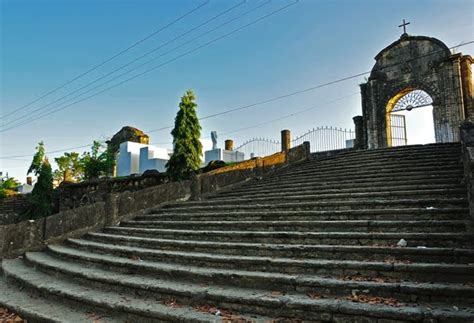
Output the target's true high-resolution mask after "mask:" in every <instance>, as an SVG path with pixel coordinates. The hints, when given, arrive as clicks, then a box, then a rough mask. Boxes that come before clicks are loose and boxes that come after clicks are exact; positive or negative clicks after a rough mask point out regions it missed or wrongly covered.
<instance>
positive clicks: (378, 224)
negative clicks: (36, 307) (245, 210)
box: [120, 220, 469, 233]
mask: <svg viewBox="0 0 474 323" xmlns="http://www.w3.org/2000/svg"><path fill="white" fill-rule="evenodd" d="M468 225H469V223H468V221H455V220H450V221H433V220H430V221H419V220H417V221H379V220H375V221H374V220H344V221H337V220H333V221H316V220H311V221H308V220H304V221H206V220H197V221H189V220H188V221H156V220H151V221H150V220H147V221H144V220H136V221H123V222H121V223H120V226H121V227H131V228H150V229H185V230H194V229H196V230H213V231H219V230H224V231H225V230H228V229H229V228H232V229H234V230H240V231H243V230H246V231H264V230H268V231H300V232H324V231H332V232H461V233H462V232H466V228H467V227H468Z"/></svg>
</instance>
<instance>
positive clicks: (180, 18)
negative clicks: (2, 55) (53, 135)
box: [0, 0, 210, 118]
mask: <svg viewBox="0 0 474 323" xmlns="http://www.w3.org/2000/svg"><path fill="white" fill-rule="evenodd" d="M209 1H210V0H206V1H205V2H203V3H202V4H200V5H199V6H197V7H195V8H194V9H192V10H190V11H188V12H186V13H185V14H183V15H181V16H179V17H178V18H176V19H175V20H173V21H171V22H170V23H168V24H166V25H165V26H163V27H161V28H159V29H158V30H155V31H154V32H152V33H151V34H149V35H148V36H146V37H145V38H142V39H140V40H138V41H136V42H135V43H133V44H132V45H130V46H129V47H127V48H125V49H123V50H121V51H120V52H118V53H117V54H115V55H113V56H111V57H109V58H107V59H106V60H105V61H103V62H101V63H99V64H97V65H95V66H93V67H91V68H90V69H88V70H87V71H85V72H83V73H81V74H79V75H77V76H75V77H74V78H72V79H71V80H69V81H67V82H66V83H64V84H62V85H60V86H58V87H56V88H54V89H53V90H51V91H49V92H47V93H45V94H43V95H41V96H40V97H38V98H36V99H35V100H33V101H31V102H29V103H27V104H25V105H23V106H21V107H19V108H16V109H15V110H13V111H11V112H9V113H7V114H5V115H2V116H0V118H6V117H8V116H10V115H12V114H14V113H17V112H18V111H21V110H23V109H25V108H27V107H29V106H30V105H32V104H34V103H36V102H38V101H39V100H41V99H43V98H45V97H47V96H49V95H51V94H53V93H55V92H57V91H58V90H60V89H62V88H64V87H65V86H67V85H69V84H71V83H72V82H74V81H76V80H78V79H80V78H82V77H83V76H85V75H87V74H89V73H90V72H92V71H95V70H96V69H98V68H99V67H101V66H103V65H105V64H107V63H108V62H110V61H112V60H114V59H115V58H117V57H119V56H120V55H122V54H124V53H126V52H128V51H129V50H131V49H132V48H135V47H137V46H138V45H140V44H141V43H143V42H145V41H147V40H148V39H150V38H152V37H153V36H156V35H157V34H159V33H160V32H162V31H163V30H165V29H167V28H169V27H171V26H172V25H174V24H176V23H177V22H179V21H180V20H182V19H184V18H185V17H187V16H189V15H190V14H192V13H194V12H196V11H197V10H199V9H201V8H202V7H204V6H205V5H206V4H208V3H209Z"/></svg>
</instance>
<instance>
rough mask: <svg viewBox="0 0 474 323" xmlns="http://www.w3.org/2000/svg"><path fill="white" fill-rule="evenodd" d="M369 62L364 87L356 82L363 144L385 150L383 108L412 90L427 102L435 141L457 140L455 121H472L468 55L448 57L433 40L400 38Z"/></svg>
mask: <svg viewBox="0 0 474 323" xmlns="http://www.w3.org/2000/svg"><path fill="white" fill-rule="evenodd" d="M375 60H376V63H375V65H374V67H373V69H372V71H371V74H370V77H369V79H368V81H367V83H364V84H361V94H362V113H363V128H364V138H363V141H364V142H363V146H365V147H366V148H378V147H387V146H390V138H389V136H388V135H387V122H388V120H387V110H386V109H387V106H390V105H393V104H394V102H396V101H397V100H398V99H400V97H402V96H403V95H405V94H406V93H408V92H410V91H413V90H414V89H419V90H423V91H424V92H426V93H428V94H429V95H430V97H431V98H432V100H433V102H432V106H433V122H434V129H435V138H436V142H452V141H459V130H458V128H459V125H460V124H461V122H462V121H463V120H464V119H470V120H472V119H474V106H473V99H472V97H473V93H472V92H473V90H472V77H471V64H472V58H471V56H469V55H465V56H463V55H462V54H451V52H450V50H449V48H448V47H447V46H446V45H445V44H444V43H443V42H441V41H440V40H438V39H435V38H431V37H425V36H410V35H408V34H403V35H402V36H401V37H400V39H399V40H397V41H395V42H394V43H392V44H391V45H389V46H388V47H386V48H384V49H383V50H382V51H381V52H380V53H379V54H377V56H375ZM388 127H389V125H388Z"/></svg>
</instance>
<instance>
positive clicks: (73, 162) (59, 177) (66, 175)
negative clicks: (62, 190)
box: [53, 152, 84, 183]
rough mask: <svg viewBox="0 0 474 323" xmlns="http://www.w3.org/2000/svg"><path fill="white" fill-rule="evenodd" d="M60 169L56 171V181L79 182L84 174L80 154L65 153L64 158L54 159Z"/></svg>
mask: <svg viewBox="0 0 474 323" xmlns="http://www.w3.org/2000/svg"><path fill="white" fill-rule="evenodd" d="M54 160H55V161H56V164H58V169H57V170H55V171H54V174H53V176H54V180H56V181H58V182H59V183H61V182H77V181H79V180H80V179H81V178H82V177H83V174H84V171H83V167H82V164H81V161H80V158H79V153H76V152H70V153H64V155H63V156H61V157H57V158H55V159H54Z"/></svg>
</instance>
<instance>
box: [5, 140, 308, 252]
mask: <svg viewBox="0 0 474 323" xmlns="http://www.w3.org/2000/svg"><path fill="white" fill-rule="evenodd" d="M309 148H310V147H309V143H304V144H302V145H300V146H297V147H295V148H292V149H290V150H288V151H285V152H281V153H277V154H274V155H271V156H268V157H264V158H256V159H252V160H248V161H244V162H241V163H238V164H235V165H232V166H226V167H222V168H219V169H216V170H214V171H211V172H209V173H205V174H200V175H197V176H194V177H193V178H192V179H190V180H184V181H180V182H171V183H165V184H161V185H156V186H153V187H148V188H144V189H141V190H137V191H126V192H119V193H108V194H106V195H105V197H104V200H103V201H99V202H96V203H93V204H89V205H84V206H80V207H77V208H75V209H71V210H65V211H62V212H60V213H57V214H54V215H50V216H48V217H46V218H42V219H39V220H28V221H23V222H20V223H15V224H7V225H0V258H11V257H16V256H19V255H21V254H23V253H24V252H25V251H32V250H41V249H42V248H44V246H45V245H47V244H49V243H56V242H60V241H63V240H65V239H67V238H71V237H78V236H81V235H83V234H85V233H86V232H90V231H99V230H101V229H103V228H104V227H106V226H109V225H114V224H117V223H119V222H120V221H122V220H124V219H129V218H131V217H134V216H136V215H137V213H140V212H146V211H147V210H148V209H150V208H152V207H156V206H157V205H159V204H162V203H165V202H171V201H178V200H188V199H201V198H202V197H205V196H206V195H208V194H212V193H214V192H216V191H218V190H220V189H222V188H230V187H232V186H233V185H237V184H241V183H242V182H245V181H247V180H249V179H252V178H255V177H260V176H264V175H266V174H268V173H270V172H273V171H275V170H277V169H280V168H282V167H285V166H287V165H290V164H294V163H299V162H302V161H304V160H307V159H309V156H310V153H309V152H310V150H309Z"/></svg>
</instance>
